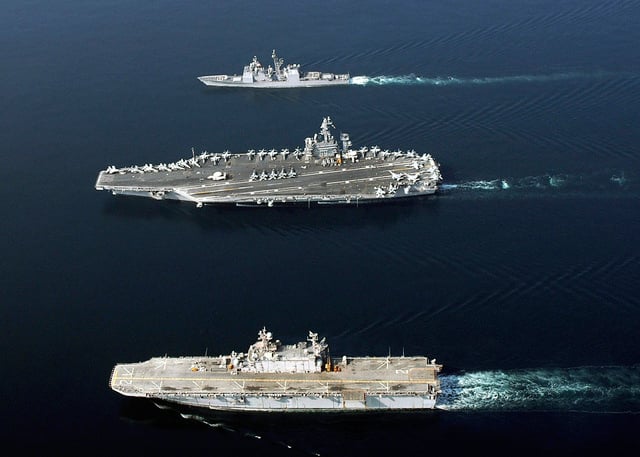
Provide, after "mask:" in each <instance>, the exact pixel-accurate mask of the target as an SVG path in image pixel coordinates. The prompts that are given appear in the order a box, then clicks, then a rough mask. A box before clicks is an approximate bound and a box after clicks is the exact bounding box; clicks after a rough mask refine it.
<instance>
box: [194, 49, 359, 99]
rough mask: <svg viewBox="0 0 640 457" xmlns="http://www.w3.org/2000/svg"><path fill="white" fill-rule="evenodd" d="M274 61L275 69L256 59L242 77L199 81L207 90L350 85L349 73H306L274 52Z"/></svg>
mask: <svg viewBox="0 0 640 457" xmlns="http://www.w3.org/2000/svg"><path fill="white" fill-rule="evenodd" d="M271 58H272V59H273V67H272V66H271V65H269V66H268V67H267V68H264V67H263V66H262V64H261V63H260V61H258V58H257V57H256V56H254V57H253V60H252V61H251V62H249V64H248V65H245V67H244V70H243V72H242V75H209V76H199V77H198V79H199V80H200V81H201V82H202V83H203V84H205V85H207V86H218V87H256V88H266V89H274V88H292V87H323V86H339V85H345V84H349V83H350V77H349V74H348V73H343V74H335V73H323V72H320V71H309V72H306V73H303V72H302V71H301V68H300V64H287V65H286V66H285V65H284V60H283V59H282V58H280V57H278V56H277V54H276V50H275V49H274V50H273V52H272V54H271Z"/></svg>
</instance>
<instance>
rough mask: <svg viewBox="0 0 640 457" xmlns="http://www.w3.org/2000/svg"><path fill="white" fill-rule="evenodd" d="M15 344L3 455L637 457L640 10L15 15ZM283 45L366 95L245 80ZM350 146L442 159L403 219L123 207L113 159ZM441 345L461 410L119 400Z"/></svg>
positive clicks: (513, 4) (361, 211)
mask: <svg viewBox="0 0 640 457" xmlns="http://www.w3.org/2000/svg"><path fill="white" fill-rule="evenodd" d="M5 3H6V4H5V5H4V8H3V13H2V15H0V56H2V72H0V81H1V84H0V92H1V94H2V108H3V109H2V110H0V140H1V145H2V146H1V147H0V158H1V159H2V166H1V167H0V183H1V184H0V186H1V189H2V191H3V196H4V199H3V201H4V207H5V210H4V217H3V218H2V222H1V223H0V243H1V246H2V251H1V252H2V257H1V260H0V281H1V285H2V287H1V290H2V294H1V300H0V305H1V306H0V313H1V314H0V353H1V354H2V360H3V363H2V367H3V369H2V376H0V389H1V390H0V391H1V392H2V410H0V412H1V413H2V414H0V417H1V419H0V420H1V421H2V427H1V432H0V437H1V438H2V442H3V443H5V446H6V448H7V449H18V450H19V452H20V453H25V452H37V453H41V454H44V453H47V454H49V453H54V452H56V453H61V454H63V455H176V454H179V455H192V454H193V455H195V454H197V455H229V454H232V453H233V454H237V453H246V452H255V453H260V454H261V455H323V456H324V455H336V456H343V455H389V454H392V453H397V452H402V453H405V454H409V455H424V454H425V453H429V452H439V453H447V454H453V455H458V454H463V453H464V454H469V453H471V452H483V453H485V452H491V453H492V454H497V455H527V454H535V455H540V454H542V453H545V454H547V455H577V454H582V453H584V452H587V451H590V452H591V451H596V452H600V453H604V454H605V455H625V454H633V455H635V452H634V451H635V449H637V447H638V445H640V438H639V437H638V433H637V432H638V430H639V429H640V428H639V427H640V339H639V338H638V336H639V332H638V329H639V328H640V299H639V298H638V291H639V288H640V286H639V284H640V232H639V228H640V206H639V204H640V182H639V179H640V166H639V164H640V128H639V127H638V120H639V119H640V53H638V43H640V31H639V30H640V29H639V28H638V27H637V24H638V23H639V22H640V2H639V1H637V0H598V1H596V0H566V1H562V2H557V1H547V0H539V1H528V0H512V1H507V0H487V1H482V2H479V1H473V0H447V1H441V0H429V1H423V0H421V1H418V0H415V1H414V0H401V1H399V2H395V3H394V4H393V6H392V7H390V6H389V3H388V2H384V1H381V0H370V1H352V2H343V1H336V0H328V1H325V2H322V3H317V2H308V1H297V2H294V1H290V0H281V1H279V2H275V1H271V0H264V1H261V2H244V1H243V2H239V1H233V2H232V1H226V0H224V1H219V2H203V1H190V0H187V1H182V2H172V1H168V0H158V1H154V2H127V1H123V0H102V1H96V0H86V1H80V0H60V1H57V2H46V1H42V0H27V1H14V0H10V1H8V2H5ZM273 48H275V49H277V51H278V53H279V54H280V55H281V56H282V57H283V58H284V59H285V61H286V62H289V63H294V62H296V63H300V64H302V66H303V67H305V68H307V69H318V70H326V71H334V72H349V73H350V74H351V75H352V76H357V77H358V79H357V81H358V83H359V84H357V85H353V86H347V87H336V88H321V89H320V88H317V89H296V90H286V91H278V90H273V91H260V92H258V91H249V90H220V89H211V88H209V89H208V88H206V87H204V86H203V85H202V84H201V83H200V82H199V81H197V79H196V77H197V76H200V75H206V74H214V73H237V72H239V71H241V70H242V66H243V65H244V64H246V63H247V62H249V60H250V59H251V58H252V57H253V56H254V55H256V56H258V57H259V58H260V59H261V60H262V61H263V63H265V64H266V63H269V58H270V53H271V50H272V49H273ZM327 115H329V116H331V118H332V119H333V121H334V124H335V125H336V127H337V128H338V129H339V130H341V131H346V132H349V133H350V135H351V138H352V140H353V143H354V145H356V146H361V145H374V144H377V145H379V146H380V147H383V148H389V149H392V150H393V149H396V148H401V149H405V150H406V149H415V150H416V151H418V152H420V153H422V152H428V153H431V154H432V155H433V156H434V157H435V158H436V159H437V160H438V161H439V162H440V164H441V171H442V174H443V177H444V182H443V185H442V188H441V191H440V193H439V194H438V195H437V196H435V197H434V198H428V199H425V200H420V201H417V202H413V203H410V204H403V205H398V206H378V207H359V208H314V209H306V208H297V209H282V208H271V209H267V208H264V209H242V208H240V209H224V208H213V207H205V208H200V209H198V208H195V207H194V206H193V205H190V204H186V203H178V202H157V201H153V200H145V199H136V198H132V197H130V198H126V197H123V198H116V197H113V196H112V195H110V194H108V193H107V192H97V191H95V189H94V183H95V179H96V177H97V174H98V172H99V171H100V170H103V169H105V168H106V167H107V166H109V165H116V166H128V165H132V164H145V163H159V162H171V161H174V160H177V159H179V158H183V157H189V156H190V155H191V148H194V149H195V150H196V151H198V152H199V151H203V150H208V151H222V150H225V149H229V150H237V151H243V150H246V149H249V148H254V149H259V148H263V147H264V148H272V147H273V148H283V147H288V148H292V149H293V148H295V147H297V146H302V145H303V141H304V138H305V137H307V136H309V135H311V134H313V133H315V132H316V131H317V129H318V127H319V125H320V122H321V121H322V118H323V117H324V116H327ZM264 325H266V326H267V327H268V328H269V329H270V330H271V331H272V332H273V333H274V334H275V335H276V337H278V338H279V339H281V340H283V341H298V338H303V337H304V336H305V335H306V334H307V332H308V331H309V330H313V331H316V332H319V333H320V334H321V335H322V336H325V337H326V338H327V340H328V342H329V344H330V345H331V348H332V353H333V354H339V353H344V354H349V355H380V354H386V353H389V352H390V353H392V354H401V353H403V352H404V353H406V354H410V353H411V354H425V355H428V356H430V357H436V358H437V360H438V361H439V362H440V363H442V364H443V365H444V370H443V373H442V389H443V392H442V395H441V397H440V399H439V401H438V406H439V409H438V410H436V411H432V412H427V413H421V414H394V415H382V416H375V417H368V416H356V417H349V418H343V417H316V416H304V417H302V418H298V417H296V418H275V417H272V416H266V417H264V416H243V417H241V418H237V417H235V418H234V417H212V416H210V415H207V416H205V415H203V414H201V413H200V412H194V411H184V410H174V409H160V408H157V407H156V406H154V405H150V404H148V403H146V402H135V401H129V400H127V399H126V398H124V397H121V396H119V395H117V394H116V393H115V392H112V391H111V390H110V389H109V387H108V379H109V375H110V372H111V369H112V367H113V366H114V365H115V364H116V363H118V362H134V361H139V360H145V359H147V358H149V357H151V356H158V355H164V354H168V355H174V356H178V355H193V354H201V353H205V352H208V353H226V352H228V351H231V350H244V349H246V347H248V345H249V344H250V343H252V342H253V340H254V338H255V335H256V332H257V331H258V329H260V328H262V326H264Z"/></svg>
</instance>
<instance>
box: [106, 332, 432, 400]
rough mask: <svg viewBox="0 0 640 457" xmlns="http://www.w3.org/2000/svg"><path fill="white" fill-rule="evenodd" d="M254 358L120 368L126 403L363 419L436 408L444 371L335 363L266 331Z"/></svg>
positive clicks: (319, 350) (310, 342)
mask: <svg viewBox="0 0 640 457" xmlns="http://www.w3.org/2000/svg"><path fill="white" fill-rule="evenodd" d="M258 335H259V339H258V341H257V342H256V343H254V344H253V345H251V347H250V348H249V351H248V353H246V354H244V353H235V352H232V353H231V354H230V355H221V356H218V357H206V356H205V357H161V358H158V357H157V358H152V359H150V360H147V361H144V362H140V363H129V364H117V365H116V366H115V367H114V369H113V371H112V373H111V378H110V381H109V385H110V387H111V388H112V389H113V390H114V391H116V392H118V393H120V394H122V395H125V396H129V397H141V398H148V399H150V400H153V401H159V402H167V403H169V404H176V405H182V406H189V407H195V408H204V409H211V410H217V411H250V412H275V411H279V412H347V411H351V412H358V411H360V412H364V411H409V410H425V409H433V408H435V404H436V399H437V396H438V394H439V392H440V384H439V380H438V373H439V372H440V370H441V368H442V365H438V364H436V363H435V360H429V359H428V358H427V357H422V356H415V357H404V356H403V357H347V356H343V357H342V358H340V359H332V358H331V357H330V356H329V350H328V345H327V344H326V343H325V342H324V339H323V340H321V341H318V338H317V334H315V333H312V332H309V338H308V339H307V341H306V342H300V343H297V344H295V345H282V344H281V343H280V341H278V340H275V341H273V340H272V337H271V333H270V332H267V331H266V330H265V329H263V330H261V331H260V332H259V333H258Z"/></svg>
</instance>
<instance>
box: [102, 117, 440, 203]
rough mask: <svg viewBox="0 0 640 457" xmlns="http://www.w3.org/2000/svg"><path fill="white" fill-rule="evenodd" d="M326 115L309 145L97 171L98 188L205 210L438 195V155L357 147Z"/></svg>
mask: <svg viewBox="0 0 640 457" xmlns="http://www.w3.org/2000/svg"><path fill="white" fill-rule="evenodd" d="M334 129H335V127H334V125H333V122H332V121H331V118H330V117H329V116H327V117H325V118H324V119H323V121H322V124H321V126H320V132H319V133H317V134H315V135H314V136H313V137H309V138H306V139H305V143H304V147H303V148H299V147H298V148H296V149H295V150H293V151H291V150H289V149H286V148H285V149H280V150H276V149H270V150H266V149H260V150H258V151H256V150H254V149H250V150H248V151H246V152H239V153H231V152H230V151H228V150H227V151H224V152H222V153H209V152H206V151H205V152H202V153H200V154H197V155H196V153H195V151H194V150H193V149H192V151H191V152H192V154H191V157H189V158H184V159H180V160H178V161H176V162H172V163H160V164H149V163H148V164H145V165H141V166H140V165H134V166H127V167H119V168H118V167H115V166H113V165H111V166H109V167H107V168H106V169H105V170H102V171H100V172H99V174H98V178H97V180H96V183H95V188H96V189H97V190H107V191H111V193H113V194H114V195H132V196H141V197H149V198H154V199H156V200H165V199H171V200H182V201H187V202H192V203H194V204H195V205H196V206H197V207H202V206H204V205H236V206H269V207H271V206H290V205H306V206H311V205H312V204H313V205H316V204H317V205H356V206H357V205H359V204H365V203H380V202H390V201H398V200H399V199H407V198H411V197H421V196H426V195H431V194H434V193H436V191H437V190H438V184H439V182H440V181H441V180H442V176H441V174H440V168H439V164H438V163H437V162H436V161H435V160H434V159H433V157H432V156H431V154H426V153H423V154H419V153H417V152H416V151H415V150H409V151H402V150H400V149H397V150H394V151H391V150H389V149H385V150H382V149H381V148H379V147H378V146H371V147H366V146H364V147H361V148H359V149H352V147H351V140H350V139H349V134H347V133H340V141H341V145H339V144H338V142H337V140H336V139H335V137H334V136H333V134H332V130H334Z"/></svg>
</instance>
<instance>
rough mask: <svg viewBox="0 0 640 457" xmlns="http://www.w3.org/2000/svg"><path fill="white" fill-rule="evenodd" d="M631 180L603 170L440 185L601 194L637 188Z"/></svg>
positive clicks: (451, 188)
mask: <svg viewBox="0 0 640 457" xmlns="http://www.w3.org/2000/svg"><path fill="white" fill-rule="evenodd" d="M632 184H633V182H632V180H630V179H629V178H628V176H627V175H626V174H625V172H624V171H618V172H611V171H606V170H605V171H602V172H598V173H594V174H591V175H572V174H564V173H549V174H544V175H539V176H525V177H521V178H515V177H508V178H497V179H490V180H482V179H480V180H472V181H463V182H459V183H444V184H441V185H440V189H441V190H442V191H445V192H446V191H460V192H464V191H510V192H518V191H526V192H530V191H532V190H535V191H544V190H549V191H559V190H567V191H576V190H577V191H580V190H582V191H592V190H595V191H597V192H601V191H602V190H605V189H609V190H611V191H620V190H627V191H628V190H633V189H635V187H634V186H631V185H632Z"/></svg>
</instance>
